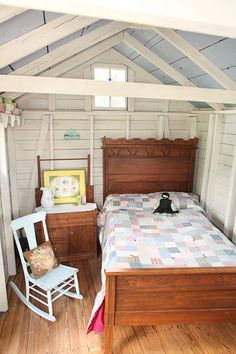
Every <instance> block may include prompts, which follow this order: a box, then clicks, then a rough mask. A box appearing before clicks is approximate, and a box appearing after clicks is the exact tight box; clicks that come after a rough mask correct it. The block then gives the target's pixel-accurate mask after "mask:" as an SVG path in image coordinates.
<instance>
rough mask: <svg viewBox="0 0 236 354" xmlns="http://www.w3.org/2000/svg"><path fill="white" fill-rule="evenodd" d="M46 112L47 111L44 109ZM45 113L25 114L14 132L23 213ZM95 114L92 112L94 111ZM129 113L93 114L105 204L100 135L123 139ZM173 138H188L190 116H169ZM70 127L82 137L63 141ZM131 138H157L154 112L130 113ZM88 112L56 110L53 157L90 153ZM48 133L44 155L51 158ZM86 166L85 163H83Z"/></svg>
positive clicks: (97, 175) (98, 181)
mask: <svg viewBox="0 0 236 354" xmlns="http://www.w3.org/2000/svg"><path fill="white" fill-rule="evenodd" d="M45 113H46V112H45ZM45 113H42V112H37V111H34V112H33V111H29V112H26V111H25V113H24V115H25V124H24V126H22V127H17V128H15V129H14V131H13V135H14V136H13V138H14V143H15V150H16V174H17V190H18V199H19V208H20V214H21V215H22V213H23V208H24V205H25V200H26V199H25V198H26V195H27V193H28V188H29V184H30V177H31V173H32V168H33V164H34V161H35V158H36V148H37V143H38V139H39V134H40V127H41V121H42V117H43V116H44V114H45ZM91 113H92V112H91ZM127 114H128V113H126V114H120V113H117V115H115V116H114V115H112V116H109V115H94V185H95V199H96V202H97V203H98V204H99V205H101V203H102V149H101V138H102V137H103V136H107V137H111V138H120V137H125V136H126V116H127ZM169 126H170V134H171V137H173V138H175V137H183V138H187V137H188V134H189V128H188V117H181V116H180V117H173V116H170V117H169ZM69 128H74V129H76V130H77V131H78V132H79V134H80V140H64V133H65V132H66V131H67V129H69ZM129 129H130V131H129V135H130V138H133V137H140V138H143V139H145V138H156V137H158V133H159V132H158V117H157V115H155V114H154V113H153V112H151V113H150V114H148V115H147V114H145V115H140V114H137V115H135V114H134V115H131V116H130V124H129ZM89 133H90V132H89V115H83V112H79V111H76V112H71V111H68V112H66V111H65V112H58V111H56V112H55V113H54V119H53V137H54V142H53V145H54V156H55V158H62V157H77V156H86V155H87V154H88V153H89V147H90V144H89V136H90V134H89ZM49 156H50V150H49V133H48V136H47V141H46V146H45V149H44V154H43V157H49ZM76 167H78V163H76V162H73V161H68V162H65V161H61V162H60V161H58V162H55V168H56V169H60V168H76ZM80 167H83V165H80ZM42 168H44V169H49V168H50V166H49V163H44V165H42Z"/></svg>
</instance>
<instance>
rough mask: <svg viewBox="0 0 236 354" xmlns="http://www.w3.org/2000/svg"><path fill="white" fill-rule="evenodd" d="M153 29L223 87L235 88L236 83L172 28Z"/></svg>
mask: <svg viewBox="0 0 236 354" xmlns="http://www.w3.org/2000/svg"><path fill="white" fill-rule="evenodd" d="M154 30H155V31H156V32H157V33H158V34H159V35H160V36H161V37H162V38H164V39H166V40H167V41H168V42H169V43H171V44H172V45H173V46H174V47H176V48H177V49H178V50H179V51H180V52H182V53H183V54H185V55H186V56H187V57H188V58H189V59H191V60H192V61H193V62H194V63H195V64H197V65H198V66H199V67H200V68H201V69H202V70H203V71H205V72H206V73H208V74H209V75H210V76H211V77H212V78H213V79H214V80H216V81H217V82H219V83H220V84H221V85H222V86H223V87H224V88H226V89H230V90H235V89H236V83H235V82H234V81H233V80H231V79H230V78H229V77H228V75H226V74H225V73H224V72H223V71H222V70H220V69H219V68H218V67H217V66H216V65H215V64H213V63H212V62H211V61H210V60H209V59H208V58H207V57H205V56H204V55H203V54H202V53H201V52H200V51H198V50H197V49H196V48H194V47H193V46H192V45H191V44H190V43H189V42H188V41H186V40H185V39H184V38H183V37H182V36H180V35H179V34H178V33H177V32H175V31H174V30H172V29H167V28H154Z"/></svg>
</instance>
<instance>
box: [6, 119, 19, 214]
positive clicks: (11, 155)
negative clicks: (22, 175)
mask: <svg viewBox="0 0 236 354" xmlns="http://www.w3.org/2000/svg"><path fill="white" fill-rule="evenodd" d="M7 148H8V160H9V177H10V189H11V207H12V216H13V218H14V219H16V218H18V217H19V201H18V190H17V184H16V150H15V141H14V128H12V127H11V126H10V125H8V127H7Z"/></svg>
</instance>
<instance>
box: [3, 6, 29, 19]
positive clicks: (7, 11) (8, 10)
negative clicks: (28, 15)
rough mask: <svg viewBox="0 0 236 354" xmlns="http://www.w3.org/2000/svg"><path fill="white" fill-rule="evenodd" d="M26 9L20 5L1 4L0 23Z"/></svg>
mask: <svg viewBox="0 0 236 354" xmlns="http://www.w3.org/2000/svg"><path fill="white" fill-rule="evenodd" d="M25 11H26V9H24V8H20V7H12V6H1V11H0V23H2V22H5V21H7V20H10V18H12V17H14V16H17V15H20V14H22V13H23V12H25Z"/></svg>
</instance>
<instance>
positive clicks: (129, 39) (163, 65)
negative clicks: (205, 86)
mask: <svg viewBox="0 0 236 354" xmlns="http://www.w3.org/2000/svg"><path fill="white" fill-rule="evenodd" d="M124 41H125V42H126V43H127V44H128V45H129V46H131V47H132V48H133V49H135V50H136V51H137V52H139V53H140V54H141V55H142V56H143V57H144V58H146V59H147V60H149V61H150V62H151V63H153V64H154V65H156V66H157V67H158V68H160V69H161V70H162V71H163V72H165V73H166V74H167V75H168V76H170V77H171V78H173V79H174V80H176V81H177V82H178V83H179V84H181V85H183V86H190V87H196V85H195V84H194V83H193V82H191V81H190V80H188V79H187V78H186V77H185V76H184V75H183V74H181V73H180V72H179V71H178V70H176V69H175V68H173V67H172V66H171V65H169V64H168V63H167V62H166V61H165V60H163V59H162V58H160V57H159V56H158V55H157V54H155V53H153V51H151V50H150V49H148V48H147V47H145V46H144V45H143V44H142V43H141V42H139V41H138V40H137V39H135V38H134V37H133V36H131V35H130V34H129V33H128V32H124ZM203 102H206V100H204V101H203ZM208 104H209V105H210V106H211V107H212V108H213V109H219V108H222V107H221V106H220V105H218V104H215V103H208Z"/></svg>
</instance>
